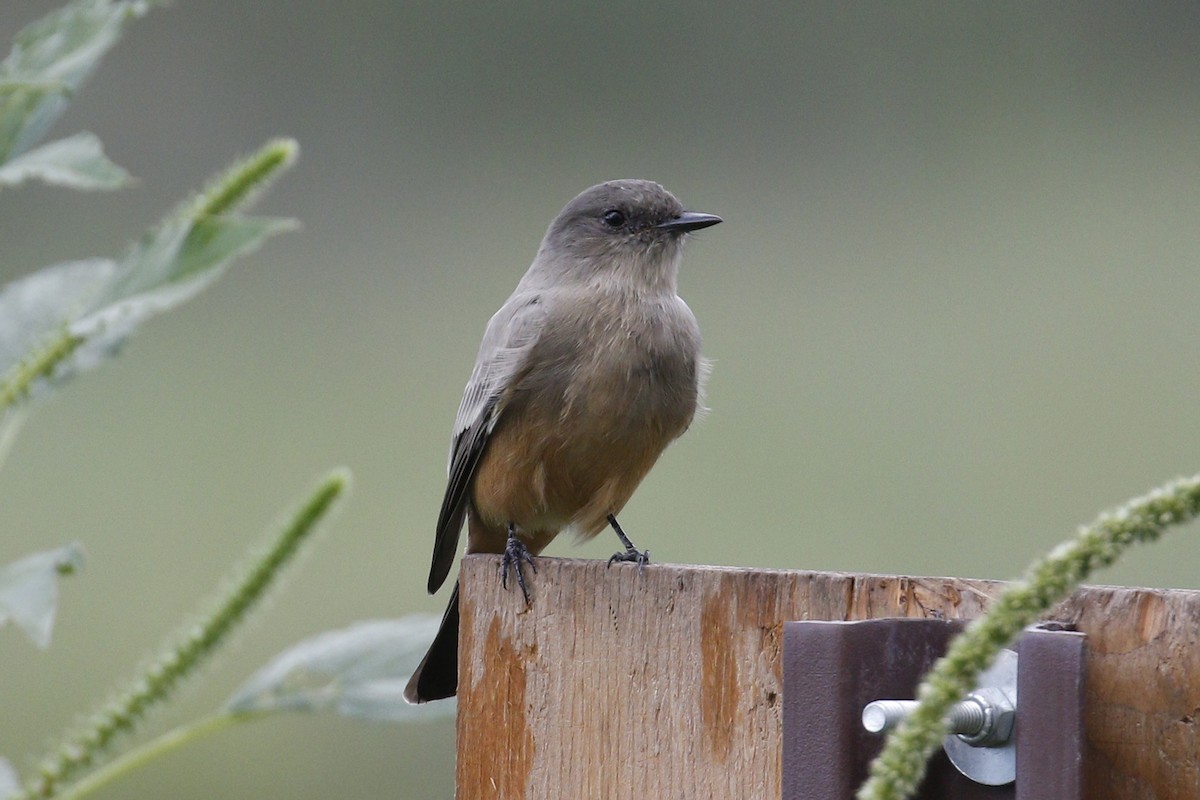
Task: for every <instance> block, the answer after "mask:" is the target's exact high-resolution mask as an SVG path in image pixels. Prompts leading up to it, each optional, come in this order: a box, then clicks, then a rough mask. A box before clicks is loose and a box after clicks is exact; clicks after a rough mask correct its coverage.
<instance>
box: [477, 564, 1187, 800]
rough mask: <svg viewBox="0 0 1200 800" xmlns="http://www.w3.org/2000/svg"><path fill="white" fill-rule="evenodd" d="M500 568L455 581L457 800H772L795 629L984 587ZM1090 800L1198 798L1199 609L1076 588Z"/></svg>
mask: <svg viewBox="0 0 1200 800" xmlns="http://www.w3.org/2000/svg"><path fill="white" fill-rule="evenodd" d="M497 572H498V559H497V558H496V557H494V556H469V557H467V558H466V560H465V561H464V564H463V570H462V576H461V581H462V584H461V585H462V622H461V624H462V628H461V633H460V637H461V638H460V652H459V706H458V768H457V797H458V798H459V800H475V799H476V798H530V799H531V800H533V799H538V800H540V799H541V798H564V797H571V798H606V799H607V798H634V799H636V800H657V799H658V798H671V799H672V800H676V799H678V800H688V799H690V798H739V799H740V798H770V800H774V799H775V798H778V797H779V793H780V740H781V728H780V704H779V695H780V686H781V676H780V657H779V654H780V637H781V627H780V626H781V624H782V623H783V622H785V621H788V620H793V619H829V620H840V619H872V618H878V617H895V616H902V617H904V616H906V617H942V618H951V619H955V618H961V619H970V618H973V617H976V616H979V615H980V614H981V613H982V612H983V611H984V609H985V608H986V607H987V605H988V603H989V602H990V601H991V600H992V599H993V598H994V597H995V596H996V595H997V594H998V592H999V591H1000V590H1001V589H1002V588H1003V584H1001V583H999V582H995V581H983V580H967V579H957V578H910V577H896V576H880V575H853V574H843V573H819V572H799V571H783V570H745V569H729V568H720V567H694V566H674V565H657V564H656V565H652V566H650V567H648V568H646V569H645V570H644V571H643V572H641V573H640V574H639V572H638V570H637V568H636V567H634V566H632V565H625V564H621V565H616V566H614V567H613V568H612V569H606V567H605V564H604V563H603V562H595V561H577V560H565V559H553V558H540V559H538V572H537V574H536V575H534V576H532V581H531V584H532V594H533V603H532V605H531V606H530V607H528V608H526V607H525V605H524V603H523V602H522V601H521V597H520V593H519V592H515V591H507V592H506V591H504V590H503V589H502V588H501V586H500V581H499V579H498V577H497ZM1050 618H1053V619H1058V620H1062V621H1065V622H1071V623H1074V624H1076V625H1078V627H1079V629H1080V630H1082V631H1084V632H1085V633H1087V634H1088V635H1089V654H1088V663H1087V681H1088V684H1087V713H1086V729H1087V742H1088V751H1087V753H1086V755H1085V757H1086V759H1087V772H1088V787H1089V789H1088V795H1087V796H1088V797H1089V798H1096V799H1097V800H1100V798H1104V799H1105V800H1109V799H1111V800H1165V799H1166V798H1200V734H1198V732H1197V717H1198V716H1200V641H1198V637H1200V592H1194V591H1165V590H1155V589H1127V588H1116V587H1085V588H1083V589H1081V590H1080V591H1078V592H1077V593H1076V594H1075V595H1073V596H1072V597H1071V598H1070V599H1069V600H1068V601H1066V602H1065V603H1064V604H1063V605H1062V606H1060V607H1059V608H1058V609H1056V610H1055V612H1054V613H1053V614H1051V615H1050Z"/></svg>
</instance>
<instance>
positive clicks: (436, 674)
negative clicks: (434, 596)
mask: <svg viewBox="0 0 1200 800" xmlns="http://www.w3.org/2000/svg"><path fill="white" fill-rule="evenodd" d="M457 691H458V584H457V583H455V584H454V593H453V594H451V595H450V605H449V606H447V607H446V613H445V615H444V616H443V617H442V625H441V627H440V628H438V632H437V635H436V636H434V637H433V644H431V645H429V652H427V653H426V654H425V658H423V659H421V663H420V664H419V665H418V666H417V670H416V672H414V673H413V674H412V677H411V678H410V679H409V681H408V685H407V686H405V687H404V699H405V700H407V701H408V702H410V703H428V702H429V701H430V700H441V699H443V698H446V697H453V696H454V694H455V692H457Z"/></svg>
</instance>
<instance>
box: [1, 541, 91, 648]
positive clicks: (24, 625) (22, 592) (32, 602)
mask: <svg viewBox="0 0 1200 800" xmlns="http://www.w3.org/2000/svg"><path fill="white" fill-rule="evenodd" d="M82 566H83V546H82V545H80V544H79V543H78V542H76V543H73V544H69V545H66V546H65V547H60V548H59V549H57V550H47V551H45V552H41V553H34V554H33V555H31V556H26V557H25V558H23V559H21V560H20V561H14V562H13V563H11V564H9V565H7V566H4V567H0V625H3V624H5V623H7V622H8V621H9V620H11V621H13V622H15V623H16V624H17V625H18V626H19V627H20V628H21V629H22V630H23V631H25V633H26V635H28V636H29V638H30V639H32V640H33V643H34V644H35V645H37V646H38V647H40V648H41V649H43V650H44V649H46V648H47V647H49V646H50V632H51V630H52V629H53V628H54V613H55V611H56V610H57V608H58V576H59V575H69V574H71V573H72V572H75V571H77V570H78V569H80V568H81V567H82Z"/></svg>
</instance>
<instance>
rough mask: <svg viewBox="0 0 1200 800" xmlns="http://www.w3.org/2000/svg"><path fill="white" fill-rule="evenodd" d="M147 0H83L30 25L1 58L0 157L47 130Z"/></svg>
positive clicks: (28, 144)
mask: <svg viewBox="0 0 1200 800" xmlns="http://www.w3.org/2000/svg"><path fill="white" fill-rule="evenodd" d="M148 8H149V3H146V2H113V0H77V2H74V3H71V4H69V5H67V6H66V7H65V8H62V9H59V10H58V11H54V12H51V13H50V14H47V15H46V16H45V17H42V18H41V19H40V20H38V21H36V22H34V23H32V24H30V25H28V26H26V27H25V28H24V29H23V30H22V31H21V32H20V33H18V34H17V37H16V40H15V41H14V43H13V49H12V52H11V53H9V55H8V57H7V58H6V59H4V61H3V62H0V163H3V162H5V161H8V160H9V159H12V158H15V157H16V156H19V155H21V154H22V153H24V152H26V151H27V150H29V149H30V148H32V147H33V145H34V144H36V143H37V142H38V140H40V139H41V138H42V136H44V135H45V133H46V131H47V130H48V129H49V127H50V126H51V125H52V124H53V123H54V121H55V120H56V119H58V117H59V115H60V114H62V112H63V109H64V108H66V104H67V98H68V96H69V95H71V94H72V93H74V92H75V91H76V90H78V89H79V87H80V86H81V85H82V84H83V82H84V81H85V80H86V79H87V78H88V76H89V75H91V74H92V72H93V71H94V70H95V69H96V66H97V65H98V64H99V63H100V59H101V58H102V57H103V56H104V54H105V53H107V52H108V50H109V48H111V47H112V46H113V45H114V44H116V42H117V40H118V39H119V38H120V36H121V32H122V30H123V29H124V27H125V24H126V23H127V22H129V20H131V19H133V18H135V17H139V16H141V15H142V14H144V13H145V12H146V10H147V9H148Z"/></svg>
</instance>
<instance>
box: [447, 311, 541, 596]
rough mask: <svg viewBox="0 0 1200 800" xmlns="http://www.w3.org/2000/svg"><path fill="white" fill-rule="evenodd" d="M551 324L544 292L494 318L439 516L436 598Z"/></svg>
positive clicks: (466, 399)
mask: <svg viewBox="0 0 1200 800" xmlns="http://www.w3.org/2000/svg"><path fill="white" fill-rule="evenodd" d="M545 319H546V304H545V302H544V296H543V294H542V293H540V292H521V291H518V292H517V293H516V294H514V295H513V296H512V297H510V298H509V299H508V302H507V303H505V304H504V306H503V307H501V309H500V310H499V311H497V312H496V313H495V315H493V316H492V319H491V321H490V322H489V323H488V327H487V330H486V331H485V332H484V335H483V341H482V342H481V343H480V345H479V356H478V358H477V359H476V360H475V369H474V370H473V371H472V373H471V379H470V380H469V381H467V386H466V389H464V390H463V398H462V403H461V404H460V405H459V407H458V416H457V417H456V418H455V420H454V437H453V439H452V442H451V445H450V463H449V466H448V469H447V472H448V475H449V479H448V480H447V483H446V494H445V496H444V497H443V498H442V508H441V511H440V512H439V513H438V522H437V533H436V535H435V537H434V543H433V561H432V563H431V565H430V568H429V582H428V584H427V588H428V589H429V593H430V594H433V593H434V592H436V591H437V590H438V589H439V588H440V587H441V585H442V584H443V583H445V581H446V577H447V576H448V575H449V574H450V567H451V566H452V565H453V563H454V554H455V551H456V550H457V549H458V540H459V536H460V535H461V533H462V526H463V522H464V520H465V519H466V515H467V507H468V505H469V504H470V487H471V479H472V478H473V477H474V476H475V470H476V468H477V467H478V466H479V461H480V459H482V458H483V453H484V450H485V448H486V447H487V442H488V436H489V435H490V434H491V432H492V430H493V429H494V428H495V427H496V421H497V420H498V419H499V418H500V415H502V414H503V413H504V405H505V399H506V390H507V389H508V388H509V385H510V384H511V381H512V378H513V376H514V375H516V374H517V372H518V371H519V370H520V367H521V365H522V364H523V363H524V361H525V358H526V356H527V355H528V353H529V350H530V348H531V347H532V346H533V343H534V342H536V341H537V338H538V336H539V335H540V333H541V330H542V327H543V325H544V322H545Z"/></svg>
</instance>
